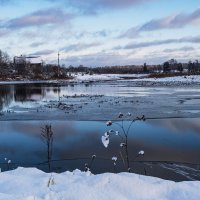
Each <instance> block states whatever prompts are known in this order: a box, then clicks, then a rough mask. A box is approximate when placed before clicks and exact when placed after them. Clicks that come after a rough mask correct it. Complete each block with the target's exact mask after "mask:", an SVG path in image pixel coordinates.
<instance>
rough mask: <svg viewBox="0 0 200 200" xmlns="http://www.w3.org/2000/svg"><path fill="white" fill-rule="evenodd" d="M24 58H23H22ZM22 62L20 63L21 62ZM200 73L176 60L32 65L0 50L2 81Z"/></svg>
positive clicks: (198, 66) (198, 65) (193, 64)
mask: <svg viewBox="0 0 200 200" xmlns="http://www.w3.org/2000/svg"><path fill="white" fill-rule="evenodd" d="M18 58H19V57H18ZM21 58H23V57H21ZM19 61H20V62H19ZM174 72H179V73H183V72H186V73H199V72H200V63H199V62H198V60H195V61H194V62H192V61H189V62H188V63H181V62H178V61H177V60H175V59H171V60H168V61H166V62H164V63H163V64H160V65H148V64H146V63H144V65H125V66H103V67H95V68H93V67H86V66H83V65H80V66H79V67H73V66H72V65H70V66H68V67H67V66H65V65H62V66H58V65H57V64H45V63H44V62H41V63H35V64H34V63H30V62H29V61H27V60H23V59H19V60H18V61H16V60H15V59H14V60H11V59H10V57H9V55H8V54H7V53H6V52H3V51H1V50H0V79H1V80H2V79H6V80H7V79H15V80H17V79H19V80H21V79H46V80H49V79H59V78H60V79H68V78H70V77H71V75H72V74H73V73H84V74H139V73H174Z"/></svg>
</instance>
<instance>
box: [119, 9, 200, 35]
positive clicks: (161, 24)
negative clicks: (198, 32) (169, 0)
mask: <svg viewBox="0 0 200 200" xmlns="http://www.w3.org/2000/svg"><path fill="white" fill-rule="evenodd" d="M198 24H200V8H198V9H197V10H195V11H194V12H192V13H190V14H184V13H179V14H176V15H170V16H167V17H164V18H160V19H153V20H151V21H148V22H146V23H145V24H143V25H141V26H138V27H133V28H130V29H129V30H127V31H126V32H125V33H124V34H122V35H121V37H129V38H134V37H135V36H138V35H139V33H141V32H147V31H156V30H162V29H178V28H183V27H185V26H188V25H198Z"/></svg>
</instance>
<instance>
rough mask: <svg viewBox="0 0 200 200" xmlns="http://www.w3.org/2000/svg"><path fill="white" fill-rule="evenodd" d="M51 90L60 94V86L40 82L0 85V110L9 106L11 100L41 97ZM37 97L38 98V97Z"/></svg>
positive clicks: (23, 100) (22, 100) (31, 99)
mask: <svg viewBox="0 0 200 200" xmlns="http://www.w3.org/2000/svg"><path fill="white" fill-rule="evenodd" d="M51 91H53V92H54V93H55V94H58V96H60V92H61V89H60V86H54V87H52V86H46V85H42V84H17V85H1V86H0V111H2V110H3V109H4V108H6V107H9V105H10V104H11V102H13V101H15V102H25V101H34V100H39V99H42V98H44V97H45V96H46V94H47V93H48V92H51ZM38 97H39V99H38Z"/></svg>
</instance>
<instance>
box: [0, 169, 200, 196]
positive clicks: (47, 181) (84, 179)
mask: <svg viewBox="0 0 200 200" xmlns="http://www.w3.org/2000/svg"><path fill="white" fill-rule="evenodd" d="M199 191H200V182H199V181H193V182H179V183H175V182H172V181H166V180H162V179H159V178H153V177H147V176H142V175H136V174H130V173H120V174H109V173H106V174H100V175H91V174H90V173H88V172H87V173H85V172H80V171H79V170H76V171H74V172H64V173H62V174H56V173H52V174H47V173H44V172H42V171H39V170H37V169H35V168H29V169H26V168H18V169H16V170H13V171H8V172H2V173H0V199H1V200H16V199H18V200H52V199H53V200H61V199H62V200H70V199H76V200H79V199H80V200H82V199H84V200H94V199H95V200H98V199H99V200H100V199H101V200H112V199H113V200H115V199H120V200H147V199H148V200H155V199H160V200H161V199H163V200H168V199H169V200H180V199H181V200H188V199H191V200H199V199H200V192H199Z"/></svg>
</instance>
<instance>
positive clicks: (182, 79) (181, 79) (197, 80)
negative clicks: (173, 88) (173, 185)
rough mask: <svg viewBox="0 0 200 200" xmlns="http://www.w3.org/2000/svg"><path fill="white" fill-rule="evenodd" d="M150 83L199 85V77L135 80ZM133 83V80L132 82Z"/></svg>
mask: <svg viewBox="0 0 200 200" xmlns="http://www.w3.org/2000/svg"><path fill="white" fill-rule="evenodd" d="M138 80H141V81H152V82H183V83H187V82H189V83H191V82H195V83H199V82H200V75H192V76H174V77H166V78H143V79H137V80H136V81H138ZM133 81H135V80H133Z"/></svg>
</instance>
